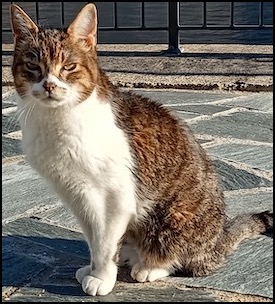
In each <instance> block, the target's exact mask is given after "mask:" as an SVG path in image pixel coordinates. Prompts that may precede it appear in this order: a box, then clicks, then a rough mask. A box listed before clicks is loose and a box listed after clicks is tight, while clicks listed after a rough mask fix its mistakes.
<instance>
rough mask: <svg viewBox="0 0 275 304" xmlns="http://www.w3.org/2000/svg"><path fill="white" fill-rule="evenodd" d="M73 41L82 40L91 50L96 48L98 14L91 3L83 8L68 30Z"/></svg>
mask: <svg viewBox="0 0 275 304" xmlns="http://www.w3.org/2000/svg"><path fill="white" fill-rule="evenodd" d="M67 32H68V34H69V35H70V36H71V38H72V39H73V41H75V42H77V41H79V40H82V41H83V42H84V43H85V44H84V45H85V47H88V48H89V49H90V48H91V47H95V46H96V34H97V12H96V7H95V5H94V4H92V3H89V4H87V5H85V6H84V7H83V9H82V10H81V11H80V13H79V14H78V15H77V16H76V18H75V19H74V21H73V22H72V23H71V24H70V26H69V27H68V29H67Z"/></svg>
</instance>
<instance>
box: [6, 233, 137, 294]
mask: <svg viewBox="0 0 275 304" xmlns="http://www.w3.org/2000/svg"><path fill="white" fill-rule="evenodd" d="M88 263H89V251H88V246H87V244H86V242H85V241H84V240H81V239H79V240H78V239H65V238H49V237H44V236H41V237H39V236H35V237H34V236H21V235H6V236H3V237H2V287H9V286H12V287H15V288H20V289H22V288H23V287H24V286H28V288H31V289H32V288H34V289H33V290H32V291H31V292H33V293H37V292H39V290H45V292H47V293H51V294H55V295H63V296H66V295H67V296H84V295H85V294H84V292H83V291H82V288H81V286H80V284H79V283H78V282H77V281H76V279H75V277H74V276H75V272H76V270H77V269H78V268H80V267H82V266H84V265H87V264H88ZM118 281H119V282H127V283H133V282H134V281H133V279H132V278H131V277H130V269H129V268H128V267H119V272H118Z"/></svg>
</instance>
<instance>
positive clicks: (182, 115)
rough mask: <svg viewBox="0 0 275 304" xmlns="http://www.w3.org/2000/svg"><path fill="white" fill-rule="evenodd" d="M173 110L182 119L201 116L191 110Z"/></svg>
mask: <svg viewBox="0 0 275 304" xmlns="http://www.w3.org/2000/svg"><path fill="white" fill-rule="evenodd" d="M171 110H172V112H173V113H174V114H175V115H176V116H177V117H178V118H180V119H182V120H187V119H191V118H195V117H199V116H200V115H198V114H194V113H190V112H184V111H173V109H171Z"/></svg>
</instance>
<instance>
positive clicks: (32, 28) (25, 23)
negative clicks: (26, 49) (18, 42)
mask: <svg viewBox="0 0 275 304" xmlns="http://www.w3.org/2000/svg"><path fill="white" fill-rule="evenodd" d="M10 15H11V27H12V32H13V35H14V36H15V38H18V37H19V38H22V39H26V38H28V37H29V36H33V35H35V34H36V33H37V32H38V31H39V28H38V26H37V25H36V24H35V22H33V21H32V19H31V18H30V17H29V16H28V15H27V14H26V13H25V12H24V11H23V10H22V8H20V7H19V6H18V5H15V4H12V5H11V6H10Z"/></svg>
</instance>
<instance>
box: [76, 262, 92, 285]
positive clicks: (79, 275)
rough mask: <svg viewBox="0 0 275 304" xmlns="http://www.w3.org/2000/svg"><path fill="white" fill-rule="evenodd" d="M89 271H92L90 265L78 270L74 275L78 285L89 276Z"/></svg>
mask: <svg viewBox="0 0 275 304" xmlns="http://www.w3.org/2000/svg"><path fill="white" fill-rule="evenodd" d="M91 270H92V267H91V266H90V265H87V266H84V267H81V268H79V269H78V270H77V271H76V273H75V278H76V279H77V281H78V283H80V284H81V283H82V281H83V279H84V278H85V277H86V276H87V275H89V274H91Z"/></svg>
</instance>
